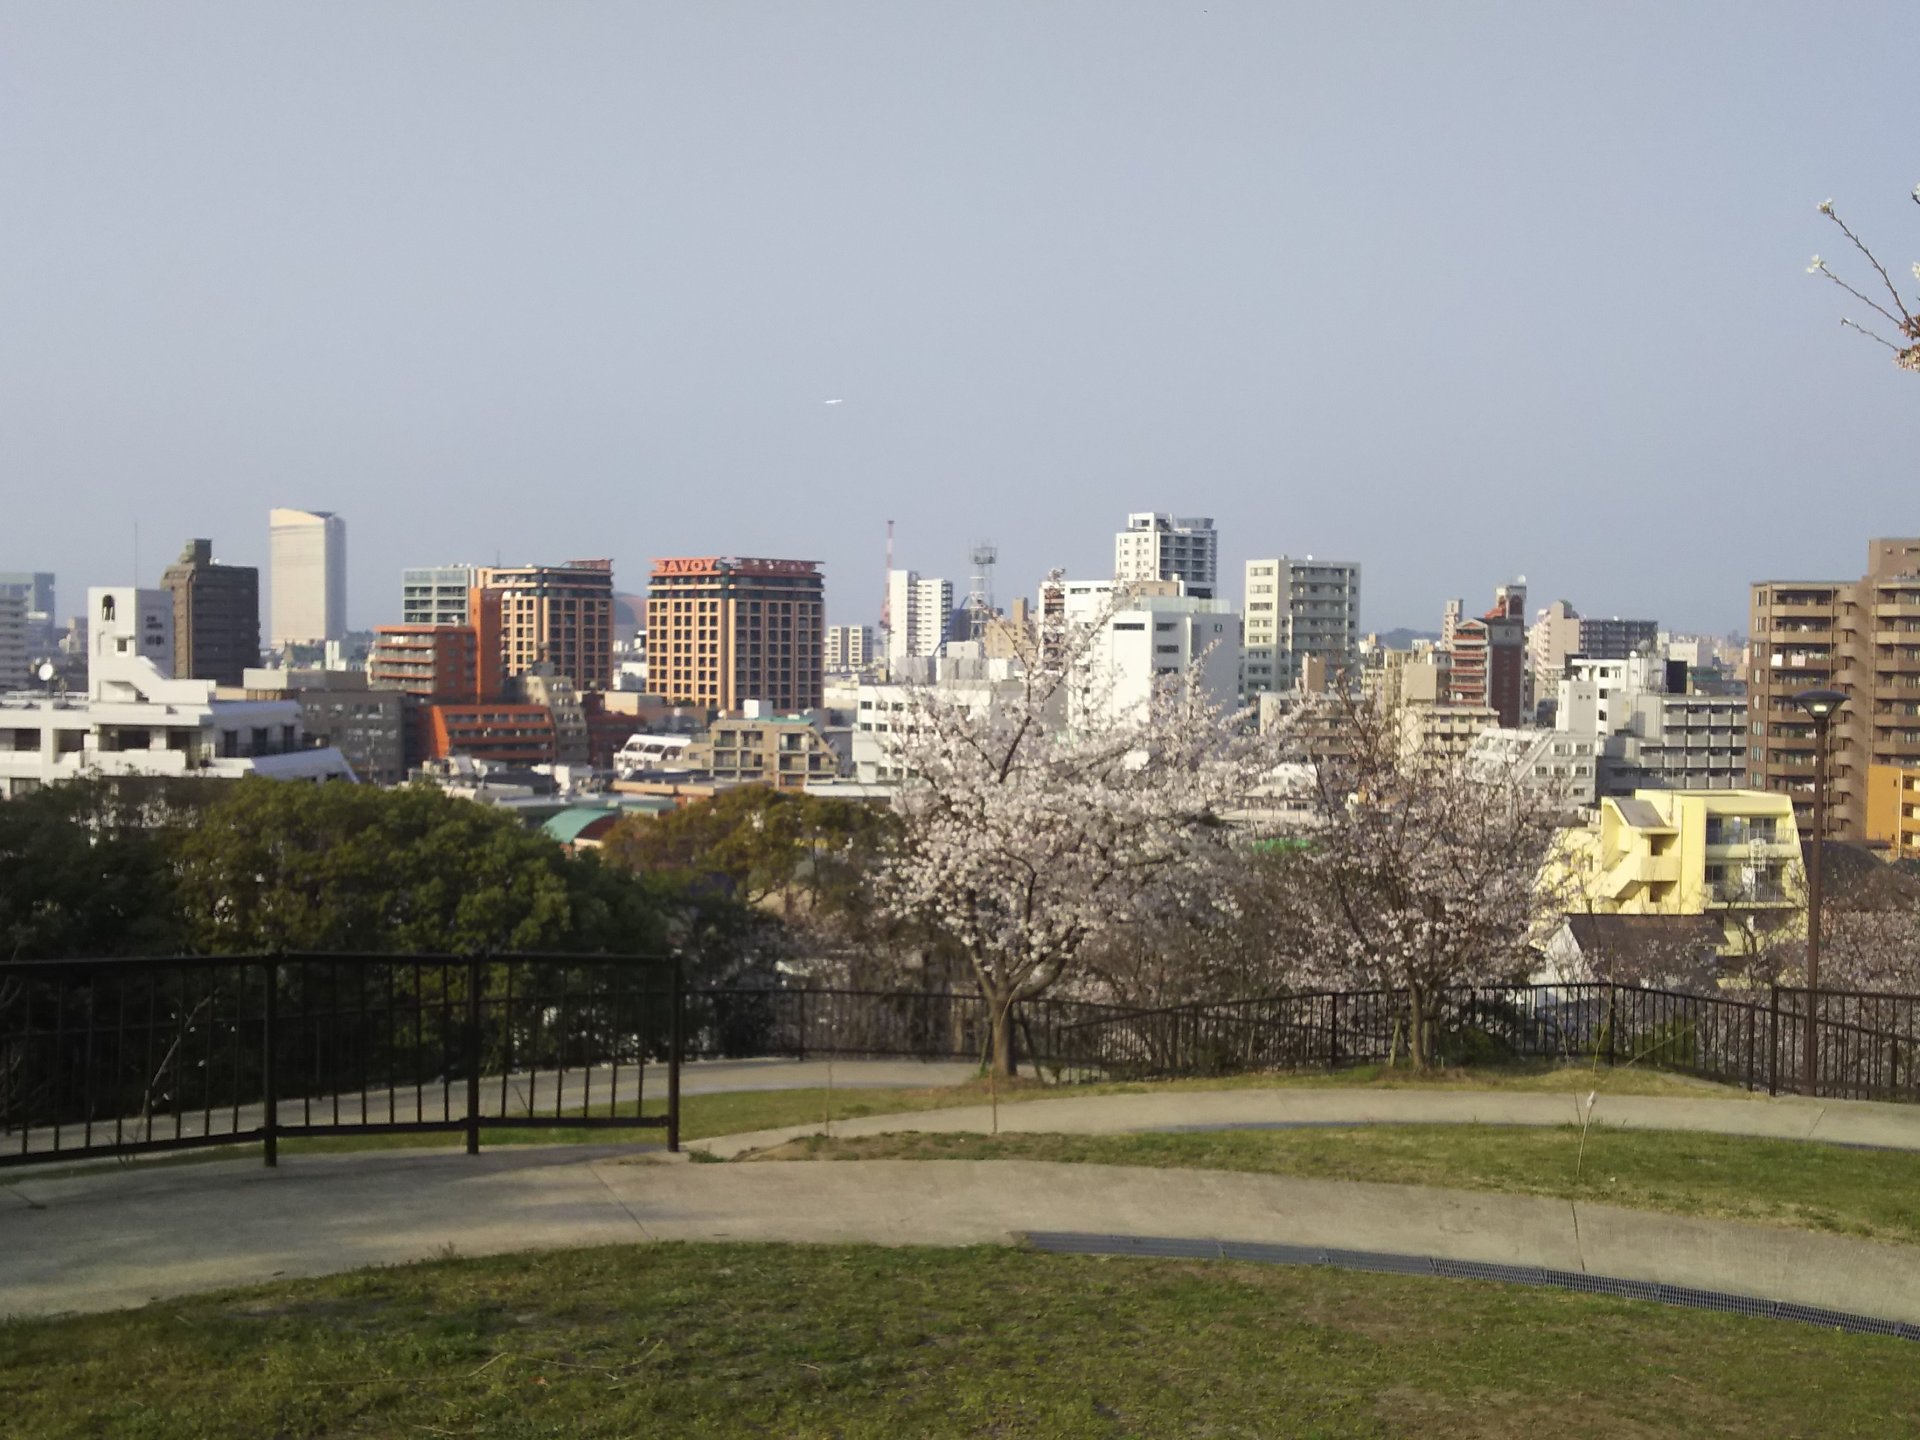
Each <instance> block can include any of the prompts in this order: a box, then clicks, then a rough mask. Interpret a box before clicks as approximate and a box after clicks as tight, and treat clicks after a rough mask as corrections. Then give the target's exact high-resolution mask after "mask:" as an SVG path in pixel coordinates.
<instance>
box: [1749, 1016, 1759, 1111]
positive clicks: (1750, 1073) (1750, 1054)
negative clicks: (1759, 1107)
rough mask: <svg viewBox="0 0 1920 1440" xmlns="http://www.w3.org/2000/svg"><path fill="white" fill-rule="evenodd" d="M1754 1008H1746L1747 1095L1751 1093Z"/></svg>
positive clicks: (1754, 1027) (1754, 1026)
mask: <svg viewBox="0 0 1920 1440" xmlns="http://www.w3.org/2000/svg"><path fill="white" fill-rule="evenodd" d="M1756 1028H1757V1027H1756V1025H1755V1022H1754V1007H1753V1006H1751V1005H1749V1006H1748V1007H1747V1093H1748V1094H1752V1093H1753V1036H1754V1030H1755V1029H1756Z"/></svg>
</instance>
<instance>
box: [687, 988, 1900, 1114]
mask: <svg viewBox="0 0 1920 1440" xmlns="http://www.w3.org/2000/svg"><path fill="white" fill-rule="evenodd" d="M1807 1003H1808V1002H1807V999H1806V992H1805V991H1802V990H1794V989H1790V988H1787V987H1773V988H1771V989H1767V990H1749V991H1715V992H1711V993H1692V992H1686V991H1676V990H1656V989H1648V988H1644V987H1641V986H1637V985H1621V984H1610V983H1606V982H1593V983H1586V984H1565V985H1500V986H1461V987H1452V988H1446V989H1442V990H1439V991H1436V992H1433V993H1431V994H1429V995H1428V996H1427V998H1426V1002H1425V1010H1426V1020H1427V1028H1428V1030H1429V1032H1430V1036H1431V1042H1432V1054H1433V1057H1434V1058H1435V1059H1437V1060H1439V1061H1441V1062H1443V1063H1445V1064H1449V1065H1473V1064H1500V1063H1508V1062H1523V1063H1524V1062H1539V1061H1559V1062H1572V1061H1578V1062H1591V1063H1595V1064H1602V1065H1608V1066H1616V1067H1617V1066H1638V1067H1640V1068H1642V1069H1657V1070H1665V1071H1671V1072H1674V1073H1677V1074H1685V1075H1693V1076H1697V1077H1699V1078H1701V1079H1705V1080H1712V1081H1715V1082H1718V1083H1721V1084H1727V1085H1739V1086H1744V1087H1745V1088H1747V1089H1749V1090H1765V1091H1767V1092H1769V1093H1772V1094H1779V1093H1782V1092H1787V1093H1793V1092H1799V1091H1802V1090H1804V1088H1805V1085H1804V1076H1805V1070H1804V1060H1805V1048H1804V1047H1805V1016H1806V1007H1807ZM1408 1015H1409V1010H1408V999H1407V995H1406V993H1405V992H1404V991H1400V990H1385V989H1376V990H1344V991H1303V992H1297V993H1291V994H1283V995H1272V996H1265V997H1261V998H1258V999H1249V1000H1233V1001H1223V1002H1195V1003H1189V1004H1182V1005H1171V1006H1163V1007H1158V1008H1153V1009H1136V1008H1130V1007H1126V1006H1118V1005H1109V1004H1100V1003H1096V1002H1090V1001H1076V1000H1054V999H1047V1000H1039V1001H1025V1002H1021V1003H1020V1004H1018V1005H1016V1006H1015V1008H1014V1012H1013V1024H1012V1030H1013V1045H1014V1052H1015V1057H1016V1060H1017V1061H1019V1062H1020V1063H1022V1064H1031V1065H1032V1066H1034V1067H1036V1068H1037V1069H1038V1070H1039V1071H1040V1072H1041V1073H1042V1074H1043V1075H1046V1076H1048V1077H1050V1078H1053V1079H1057V1080H1062V1081H1077V1080H1093V1079H1119V1080H1124V1079H1163V1078H1175V1077H1180V1076H1198V1075H1222V1074H1232V1073H1238V1072H1246V1071H1257V1070H1292V1069H1330V1068H1337V1067H1339V1066H1343V1065H1359V1064H1379V1063H1385V1062H1387V1061H1390V1060H1394V1059H1396V1058H1405V1057H1406V1056H1407V1054H1408V1051H1409V1045H1408V1040H1407V1030H1408V1024H1407V1022H1408ZM1815 1028H1816V1049H1817V1051H1818V1074H1817V1079H1816V1084H1815V1086H1814V1088H1813V1091H1812V1093H1814V1094H1817V1095H1821V1096H1836V1097H1855V1098H1870V1099H1883V1100H1906V1101H1915V1102H1920V997H1916V996H1896V995H1870V994H1847V993H1841V992H1834V991H1822V992H1820V995H1819V997H1818V1007H1817V1014H1816V1020H1815ZM686 1030H687V1037H688V1039H687V1049H688V1053H690V1054H694V1055H700V1056H754V1055H784V1056H791V1057H794V1058H798V1059H806V1058H809V1057H814V1058H824V1057H826V1056H897V1057H908V1058H917V1059H925V1060H963V1061H973V1062H977V1063H979V1062H984V1061H985V1060H986V1059H987V1057H988V1055H989V1053H990V1047H989V1044H988V1038H989V1037H988V1031H989V1011H988V1007H987V1005H986V1002H985V1001H984V1000H983V999H981V997H980V996H979V995H978V994H977V993H965V994H956V993H947V992H938V991H926V992H923V991H880V990H835V989H817V988H788V989H779V988H759V989H755V988H732V989H713V990H698V991H691V992H689V993H688V996H687V1018H686Z"/></svg>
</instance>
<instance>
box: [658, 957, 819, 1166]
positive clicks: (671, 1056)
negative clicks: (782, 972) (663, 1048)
mask: <svg viewBox="0 0 1920 1440" xmlns="http://www.w3.org/2000/svg"><path fill="white" fill-rule="evenodd" d="M806 993H807V992H806V991H804V990H802V991H801V992H800V996H801V1004H802V1005H805V1004H806ZM685 1008H686V985H685V981H684V977H683V976H682V974H681V970H680V956H679V953H678V952H677V951H676V952H675V954H674V956H673V1015H672V1018H671V1020H670V1022H669V1026H668V1036H669V1038H668V1041H667V1149H668V1150H669V1151H672V1152H674V1153H678V1152H679V1149H680V1058H681V1057H680V1051H681V1045H682V1043H683V1040H682V1033H681V1028H680V1026H681V1012H682V1011H683V1010H684V1009H685ZM802 1013H803V1014H804V1013H805V1012H804V1011H802ZM805 1043H806V1042H805V1041H804V1040H802V1042H801V1044H802V1045H803V1046H804V1045H805ZM804 1053H805V1051H804V1050H803V1051H802V1054H804Z"/></svg>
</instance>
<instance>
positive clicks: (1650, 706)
mask: <svg viewBox="0 0 1920 1440" xmlns="http://www.w3.org/2000/svg"><path fill="white" fill-rule="evenodd" d="M1567 672H1568V673H1567V675H1566V677H1565V678H1563V679H1562V680H1561V681H1560V683H1559V704H1558V706H1557V707H1556V709H1555V712H1554V725H1555V727H1556V728H1558V729H1560V730H1563V731H1567V732H1571V733H1585V732H1589V731H1591V732H1595V733H1598V734H1599V735H1600V737H1601V742H1602V749H1601V756H1600V774H1599V793H1600V795H1601V796H1602V797H1606V796H1621V795H1631V794H1633V792H1634V791H1636V790H1739V789H1744V788H1745V787H1746V783H1747V743H1748V741H1747V701H1746V697H1745V696H1743V695H1701V694H1695V693H1692V692H1691V687H1690V685H1689V684H1688V682H1687V679H1686V666H1685V665H1683V664H1680V663H1678V662H1674V663H1669V662H1667V661H1665V660H1663V659H1661V658H1660V657H1658V656H1655V655H1634V656H1630V657H1629V658H1627V659H1625V660H1592V659H1588V658H1586V657H1584V656H1574V657H1572V658H1571V659H1569V660H1568V661H1567Z"/></svg>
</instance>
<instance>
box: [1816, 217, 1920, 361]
mask: <svg viewBox="0 0 1920 1440" xmlns="http://www.w3.org/2000/svg"><path fill="white" fill-rule="evenodd" d="M1911 198H1912V200H1913V203H1914V204H1916V205H1920V185H1916V186H1914V187H1913V194H1912V197H1911ZM1820 213H1821V214H1822V215H1824V216H1826V217H1827V219H1829V220H1831V221H1832V222H1833V223H1834V224H1835V225H1836V226H1837V227H1838V228H1839V230H1840V233H1841V234H1842V235H1844V236H1846V237H1847V243H1848V244H1850V245H1851V246H1853V248H1854V249H1855V250H1857V251H1859V253H1860V254H1861V255H1862V256H1863V257H1865V259H1866V262H1867V264H1868V265H1869V266H1871V267H1872V269H1873V272H1874V274H1875V275H1876V276H1878V277H1879V284H1878V285H1877V286H1876V285H1875V284H1874V283H1873V282H1872V281H1868V282H1866V283H1867V289H1868V290H1869V291H1878V290H1885V291H1886V295H1887V302H1888V304H1887V305H1883V304H1881V303H1880V301H1878V300H1876V299H1874V298H1873V296H1872V295H1871V294H1867V293H1864V292H1862V291H1860V290H1856V289H1855V288H1854V287H1853V286H1852V285H1851V284H1850V283H1848V282H1847V281H1845V280H1843V279H1841V278H1840V276H1838V275H1837V274H1835V273H1834V271H1833V270H1832V268H1831V267H1830V266H1829V265H1828V264H1827V262H1826V261H1825V260H1823V259H1821V258H1820V257H1819V256H1818V255H1816V256H1814V257H1813V263H1812V264H1811V265H1809V266H1807V273H1808V274H1809V275H1824V276H1826V277H1827V279H1829V280H1831V281H1832V282H1833V283H1834V284H1836V285H1838V286H1839V287H1840V288H1841V289H1842V290H1844V291H1846V292H1847V294H1849V295H1851V296H1852V297H1853V298H1854V299H1855V300H1857V301H1859V302H1860V303H1861V304H1862V305H1865V306H1866V307H1867V308H1868V309H1869V310H1871V311H1873V313H1874V314H1876V315H1878V316H1879V317H1880V319H1879V320H1878V321H1875V322H1872V323H1874V324H1880V323H1882V322H1884V323H1885V324H1887V325H1889V326H1891V327H1892V328H1893V331H1894V333H1895V334H1896V335H1897V336H1899V339H1897V340H1889V339H1888V338H1887V337H1886V336H1884V335H1882V334H1880V333H1878V332H1877V331H1875V330H1870V329H1868V328H1867V326H1865V325H1862V324H1861V323H1860V322H1859V321H1857V320H1853V319H1843V320H1842V321H1841V322H1840V323H1841V324H1842V325H1844V326H1846V327H1847V328H1848V329H1851V330H1858V331H1859V332H1860V333H1861V334H1862V335H1864V336H1866V337H1867V338H1868V339H1869V340H1874V341H1878V342H1879V343H1880V344H1882V345H1884V346H1886V347H1887V349H1889V350H1891V351H1892V352H1893V363H1894V364H1895V365H1897V366H1899V367H1900V368H1901V369H1902V370H1914V371H1920V317H1916V315H1915V311H1917V310H1920V301H1916V302H1915V303H1914V304H1913V305H1912V306H1909V305H1908V303H1907V300H1906V298H1905V297H1904V296H1903V295H1901V293H1900V288H1899V287H1898V286H1897V285H1895V284H1894V283H1893V277H1892V276H1891V275H1889V274H1888V273H1887V267H1886V266H1885V265H1882V264H1881V263H1880V261H1879V259H1878V257H1876V256H1875V255H1874V253H1873V251H1871V250H1869V249H1868V248H1867V246H1866V242H1865V241H1863V240H1862V239H1861V238H1860V237H1859V236H1858V235H1856V234H1854V233H1853V230H1852V228H1851V227H1850V226H1848V224H1847V222H1846V221H1844V220H1842V219H1841V218H1840V215H1839V212H1838V211H1836V210H1835V209H1834V208H1833V201H1831V200H1822V201H1821V202H1820ZM1913 276H1914V279H1915V280H1920V262H1917V263H1916V264H1915V265H1914V267H1913ZM1888 305H1891V306H1892V308H1891V309H1889V308H1888Z"/></svg>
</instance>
